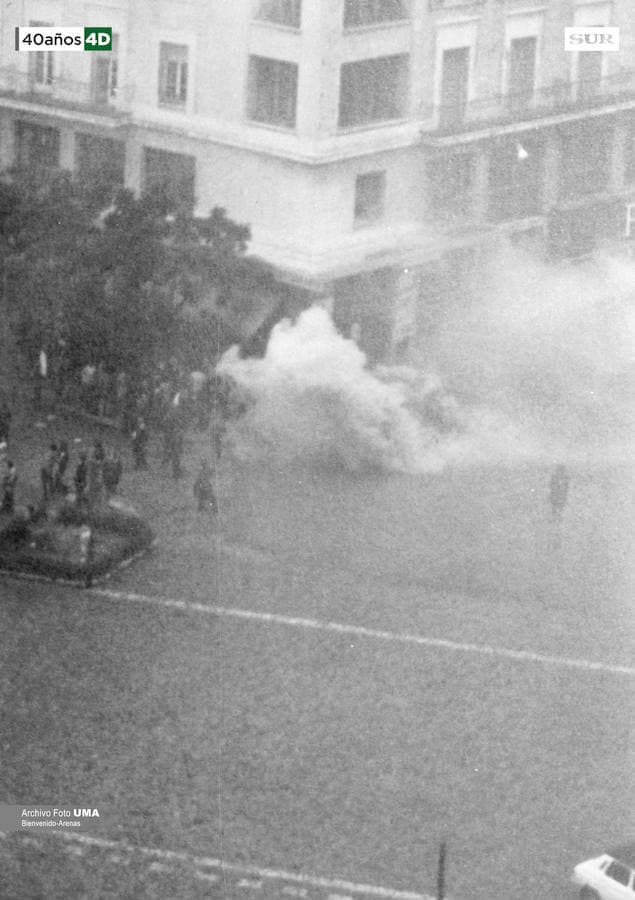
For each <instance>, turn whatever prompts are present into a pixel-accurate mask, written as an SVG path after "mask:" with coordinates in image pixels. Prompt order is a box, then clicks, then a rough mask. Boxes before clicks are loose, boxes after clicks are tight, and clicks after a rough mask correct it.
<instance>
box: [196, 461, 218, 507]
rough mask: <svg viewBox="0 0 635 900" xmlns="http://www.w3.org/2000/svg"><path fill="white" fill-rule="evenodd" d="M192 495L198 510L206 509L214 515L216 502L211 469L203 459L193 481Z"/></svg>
mask: <svg viewBox="0 0 635 900" xmlns="http://www.w3.org/2000/svg"><path fill="white" fill-rule="evenodd" d="M194 496H195V497H196V501H197V504H198V511H199V512H203V511H207V512H211V513H213V514H214V515H216V513H217V512H218V504H217V502H216V495H215V494H214V486H213V484H212V470H211V468H210V465H209V463H208V462H207V460H205V459H202V460H201V467H200V469H199V470H198V475H197V476H196V481H195V482H194Z"/></svg>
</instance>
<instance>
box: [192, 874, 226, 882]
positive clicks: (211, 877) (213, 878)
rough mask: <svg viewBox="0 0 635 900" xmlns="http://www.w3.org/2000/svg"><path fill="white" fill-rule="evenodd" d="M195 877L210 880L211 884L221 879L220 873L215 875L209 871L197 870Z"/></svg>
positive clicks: (200, 879)
mask: <svg viewBox="0 0 635 900" xmlns="http://www.w3.org/2000/svg"><path fill="white" fill-rule="evenodd" d="M194 877H195V878H198V879H199V881H209V883H210V884H216V882H217V881H219V880H220V875H213V874H211V873H208V872H195V873H194Z"/></svg>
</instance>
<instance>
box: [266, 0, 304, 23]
mask: <svg viewBox="0 0 635 900" xmlns="http://www.w3.org/2000/svg"><path fill="white" fill-rule="evenodd" d="M301 15H302V0H260V3H259V5H258V12H257V13H256V18H257V19H260V20H261V21H263V22H275V23H276V25H287V26H288V27H289V28H299V27H300V17H301Z"/></svg>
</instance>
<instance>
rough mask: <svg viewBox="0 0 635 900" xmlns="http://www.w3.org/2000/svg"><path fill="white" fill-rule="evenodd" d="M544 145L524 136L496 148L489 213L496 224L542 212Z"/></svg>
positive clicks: (529, 136) (492, 159)
mask: <svg viewBox="0 0 635 900" xmlns="http://www.w3.org/2000/svg"><path fill="white" fill-rule="evenodd" d="M542 160H543V145H542V142H541V140H540V138H538V137H536V136H535V135H531V134H522V133H521V134H520V135H519V136H518V138H513V139H510V140H508V141H505V142H504V143H501V144H500V145H498V146H497V147H496V149H495V150H494V152H493V153H492V157H491V168H490V175H491V177H490V185H491V189H490V196H489V201H490V202H489V212H490V216H491V217H492V218H493V219H495V220H498V221H500V220H504V219H522V218H526V217H527V216H534V215H538V214H539V213H540V212H541V211H542Z"/></svg>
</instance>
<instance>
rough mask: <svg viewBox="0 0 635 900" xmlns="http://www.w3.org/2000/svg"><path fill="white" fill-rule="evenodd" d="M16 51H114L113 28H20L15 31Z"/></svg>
mask: <svg viewBox="0 0 635 900" xmlns="http://www.w3.org/2000/svg"><path fill="white" fill-rule="evenodd" d="M15 49H16V50H22V51H23V52H29V51H30V52H37V51H38V50H47V51H51V50H67V51H68V50H81V51H84V50H112V28H111V27H110V26H108V27H107V28H106V27H101V26H99V27H98V26H93V25H90V26H89V25H84V26H82V27H78V28H75V27H64V28H53V27H51V26H48V25H45V26H43V25H29V26H19V27H17V28H16V29H15Z"/></svg>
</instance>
